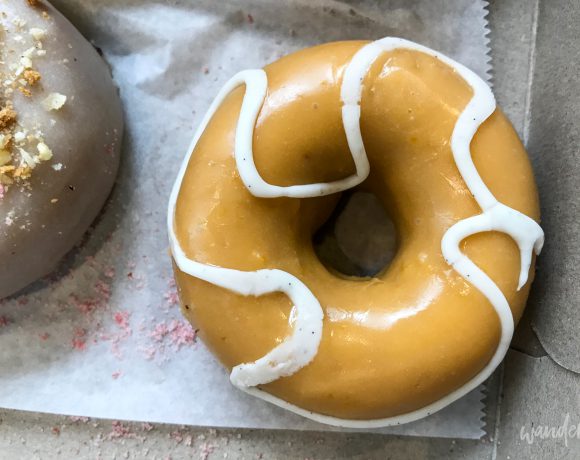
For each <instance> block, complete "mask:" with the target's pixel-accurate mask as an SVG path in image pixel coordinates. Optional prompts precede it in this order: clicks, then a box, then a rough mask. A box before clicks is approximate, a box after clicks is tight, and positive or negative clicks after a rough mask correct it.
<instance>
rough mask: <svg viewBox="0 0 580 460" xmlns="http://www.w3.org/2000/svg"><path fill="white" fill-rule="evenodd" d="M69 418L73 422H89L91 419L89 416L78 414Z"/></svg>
mask: <svg viewBox="0 0 580 460" xmlns="http://www.w3.org/2000/svg"><path fill="white" fill-rule="evenodd" d="M69 420H70V421H71V422H81V423H88V422H89V420H90V419H89V418H88V417H79V416H76V415H71V416H70V417H69Z"/></svg>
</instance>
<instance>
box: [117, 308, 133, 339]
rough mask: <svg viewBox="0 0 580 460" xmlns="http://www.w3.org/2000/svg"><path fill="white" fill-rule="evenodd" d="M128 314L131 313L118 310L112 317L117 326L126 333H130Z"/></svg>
mask: <svg viewBox="0 0 580 460" xmlns="http://www.w3.org/2000/svg"><path fill="white" fill-rule="evenodd" d="M129 316H131V314H130V313H129V312H128V311H118V312H116V313H115V314H114V315H113V319H114V320H115V323H117V326H119V327H120V328H121V329H122V330H123V331H125V332H127V334H129V335H130V334H131V328H130V327H129Z"/></svg>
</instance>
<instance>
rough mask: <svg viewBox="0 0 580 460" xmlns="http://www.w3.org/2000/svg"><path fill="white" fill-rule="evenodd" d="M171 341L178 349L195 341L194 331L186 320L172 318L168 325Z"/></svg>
mask: <svg viewBox="0 0 580 460" xmlns="http://www.w3.org/2000/svg"><path fill="white" fill-rule="evenodd" d="M169 330H170V334H171V343H172V344H173V346H174V348H175V349H177V350H179V349H180V348H181V347H182V346H184V345H192V344H193V343H195V336H196V331H195V330H194V329H193V328H192V327H191V324H189V323H188V322H187V321H176V320H172V321H171V323H170V326H169Z"/></svg>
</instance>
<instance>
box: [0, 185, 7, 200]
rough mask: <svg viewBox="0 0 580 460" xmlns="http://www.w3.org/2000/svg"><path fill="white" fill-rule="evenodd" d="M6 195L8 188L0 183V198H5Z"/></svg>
mask: <svg viewBox="0 0 580 460" xmlns="http://www.w3.org/2000/svg"><path fill="white" fill-rule="evenodd" d="M4 196H6V188H4V185H2V184H0V200H3V199H4Z"/></svg>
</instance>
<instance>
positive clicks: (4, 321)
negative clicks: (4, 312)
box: [0, 316, 10, 327]
mask: <svg viewBox="0 0 580 460" xmlns="http://www.w3.org/2000/svg"><path fill="white" fill-rule="evenodd" d="M9 324H10V320H9V319H8V318H6V316H0V327H3V326H8V325H9Z"/></svg>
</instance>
